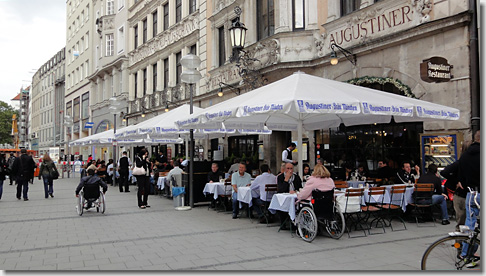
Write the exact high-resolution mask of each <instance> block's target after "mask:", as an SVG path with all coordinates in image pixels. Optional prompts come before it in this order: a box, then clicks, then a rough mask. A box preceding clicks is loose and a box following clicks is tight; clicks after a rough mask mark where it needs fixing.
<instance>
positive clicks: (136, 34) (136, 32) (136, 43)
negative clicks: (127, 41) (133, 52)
mask: <svg viewBox="0 0 486 276" xmlns="http://www.w3.org/2000/svg"><path fill="white" fill-rule="evenodd" d="M133 34H134V35H135V37H134V40H135V45H134V46H135V48H134V49H137V47H138V26H135V27H133Z"/></svg>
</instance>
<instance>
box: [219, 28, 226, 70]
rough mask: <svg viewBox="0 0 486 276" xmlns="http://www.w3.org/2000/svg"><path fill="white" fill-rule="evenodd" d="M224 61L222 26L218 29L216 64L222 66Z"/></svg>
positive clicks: (224, 50) (224, 48)
mask: <svg viewBox="0 0 486 276" xmlns="http://www.w3.org/2000/svg"><path fill="white" fill-rule="evenodd" d="M225 61H226V47H225V43H224V26H222V27H220V28H218V64H219V66H223V65H224V62H225Z"/></svg>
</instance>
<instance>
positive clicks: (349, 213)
mask: <svg viewBox="0 0 486 276" xmlns="http://www.w3.org/2000/svg"><path fill="white" fill-rule="evenodd" d="M363 195H364V188H349V189H347V190H346V192H345V193H344V196H340V197H336V199H337V202H338V205H339V207H340V209H341V212H342V213H343V214H344V219H345V220H346V231H347V232H348V237H350V238H355V237H366V231H365V230H366V229H365V228H364V227H363V225H362V217H361V211H362V209H361V202H362V198H363ZM353 226H354V228H355V230H358V227H359V228H360V230H362V231H363V233H364V235H363V236H355V237H351V234H350V232H351V228H352V227H353Z"/></svg>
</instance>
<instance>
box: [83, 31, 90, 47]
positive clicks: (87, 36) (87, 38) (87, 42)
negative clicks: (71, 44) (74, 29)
mask: <svg viewBox="0 0 486 276" xmlns="http://www.w3.org/2000/svg"><path fill="white" fill-rule="evenodd" d="M85 40H86V43H85V44H84V46H85V48H84V49H85V50H86V49H88V47H89V32H87V33H86V39H85Z"/></svg>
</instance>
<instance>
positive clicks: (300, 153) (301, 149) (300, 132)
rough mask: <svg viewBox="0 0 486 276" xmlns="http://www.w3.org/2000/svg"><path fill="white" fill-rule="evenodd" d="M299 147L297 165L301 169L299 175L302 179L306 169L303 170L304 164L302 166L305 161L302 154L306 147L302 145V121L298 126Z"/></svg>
mask: <svg viewBox="0 0 486 276" xmlns="http://www.w3.org/2000/svg"><path fill="white" fill-rule="evenodd" d="M297 145H298V150H297V156H298V160H297V161H298V162H299V163H298V164H297V166H298V168H299V169H298V170H299V175H300V177H301V178H303V177H304V176H303V174H302V173H303V171H304V169H303V165H304V164H302V159H303V156H302V153H303V148H304V147H303V145H302V120H299V122H298V126H297Z"/></svg>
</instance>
